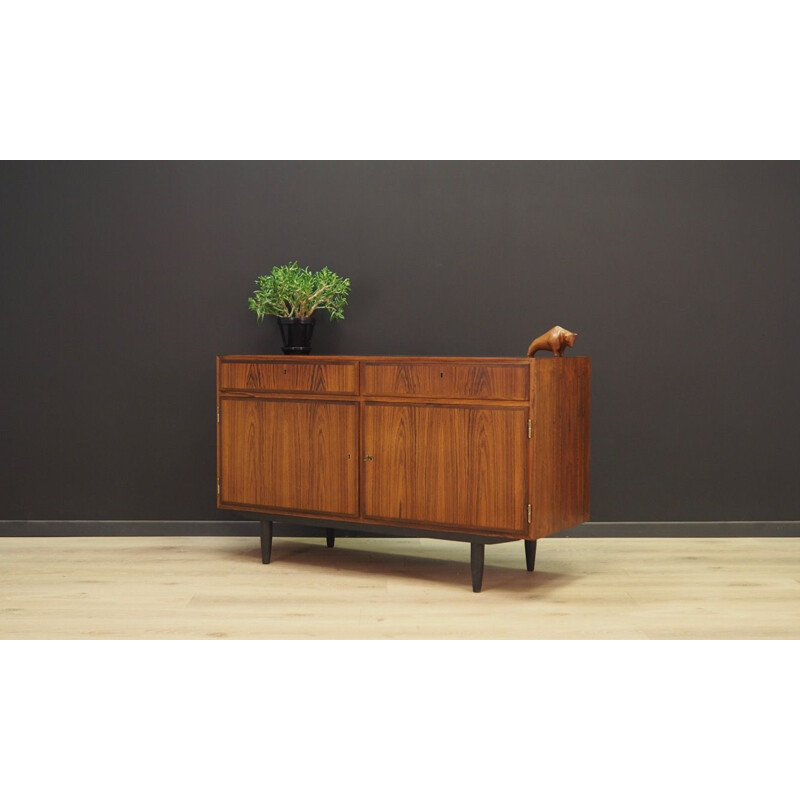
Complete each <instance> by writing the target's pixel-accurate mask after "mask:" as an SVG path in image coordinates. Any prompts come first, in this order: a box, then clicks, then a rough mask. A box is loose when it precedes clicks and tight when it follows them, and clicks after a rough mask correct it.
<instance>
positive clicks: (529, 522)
mask: <svg viewBox="0 0 800 800" xmlns="http://www.w3.org/2000/svg"><path fill="white" fill-rule="evenodd" d="M530 524H531V504H530V503H528V525H530Z"/></svg>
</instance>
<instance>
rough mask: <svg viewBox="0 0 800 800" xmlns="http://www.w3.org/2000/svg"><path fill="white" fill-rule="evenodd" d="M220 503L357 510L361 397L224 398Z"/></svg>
mask: <svg viewBox="0 0 800 800" xmlns="http://www.w3.org/2000/svg"><path fill="white" fill-rule="evenodd" d="M219 446H220V462H219V466H220V504H221V505H235V506H256V507H259V508H262V507H263V508H272V509H276V510H284V511H303V512H308V513H320V514H323V513H324V514H337V515H350V516H355V515H357V514H358V404H357V403H353V402H350V403H348V402H336V401H317V400H271V399H261V398H259V399H251V398H232V397H228V398H222V399H221V401H220V444H219Z"/></svg>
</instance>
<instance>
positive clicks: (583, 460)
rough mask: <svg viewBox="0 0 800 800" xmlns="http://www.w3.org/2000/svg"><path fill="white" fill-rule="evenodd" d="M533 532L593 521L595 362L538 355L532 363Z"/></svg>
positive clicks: (545, 533)
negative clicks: (591, 463)
mask: <svg viewBox="0 0 800 800" xmlns="http://www.w3.org/2000/svg"><path fill="white" fill-rule="evenodd" d="M533 376H534V387H533V395H534V398H533V415H534V416H533V492H532V498H531V504H532V506H533V526H532V527H533V536H534V537H535V538H540V537H542V536H548V535H550V534H551V533H555V532H557V531H560V530H564V529H565V528H570V527H572V526H573V525H579V524H580V523H581V522H586V521H587V520H588V519H589V433H590V383H591V364H590V361H589V359H588V358H579V357H569V356H565V357H562V358H540V359H535V360H534V364H533Z"/></svg>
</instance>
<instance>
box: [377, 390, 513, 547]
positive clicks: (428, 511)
mask: <svg viewBox="0 0 800 800" xmlns="http://www.w3.org/2000/svg"><path fill="white" fill-rule="evenodd" d="M363 415H364V417H363V436H364V453H365V456H366V457H367V460H366V461H365V462H364V469H363V497H364V516H365V517H371V518H373V519H386V520H399V521H403V520H405V521H408V522H417V523H423V524H424V523H433V524H437V525H446V526H450V527H459V528H464V529H486V530H492V531H509V532H511V531H513V532H519V531H523V530H524V529H525V524H526V522H525V521H526V509H525V503H526V499H525V479H526V475H527V470H526V467H527V441H528V440H527V433H526V425H527V412H526V411H525V410H524V409H516V408H487V407H483V406H480V407H476V406H471V407H463V406H462V407H456V406H426V405H412V404H408V405H404V404H393V403H392V404H390V403H385V404H384V403H366V404H365V405H364V407H363ZM370 456H372V458H371V460H370V458H369V457H370Z"/></svg>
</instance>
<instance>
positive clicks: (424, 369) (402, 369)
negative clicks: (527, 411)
mask: <svg viewBox="0 0 800 800" xmlns="http://www.w3.org/2000/svg"><path fill="white" fill-rule="evenodd" d="M361 369H362V372H361V387H362V394H365V395H373V396H379V397H431V398H447V399H449V398H452V399H459V398H460V399H473V398H474V399H479V400H522V401H527V400H528V381H529V379H530V369H529V367H528V365H527V364H481V363H476V364H450V363H444V362H443V363H428V364H419V363H416V364H408V363H401V362H397V363H391V362H390V363H385V362H384V363H374V362H373V363H370V362H365V363H364V364H363V365H362V368H361Z"/></svg>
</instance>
